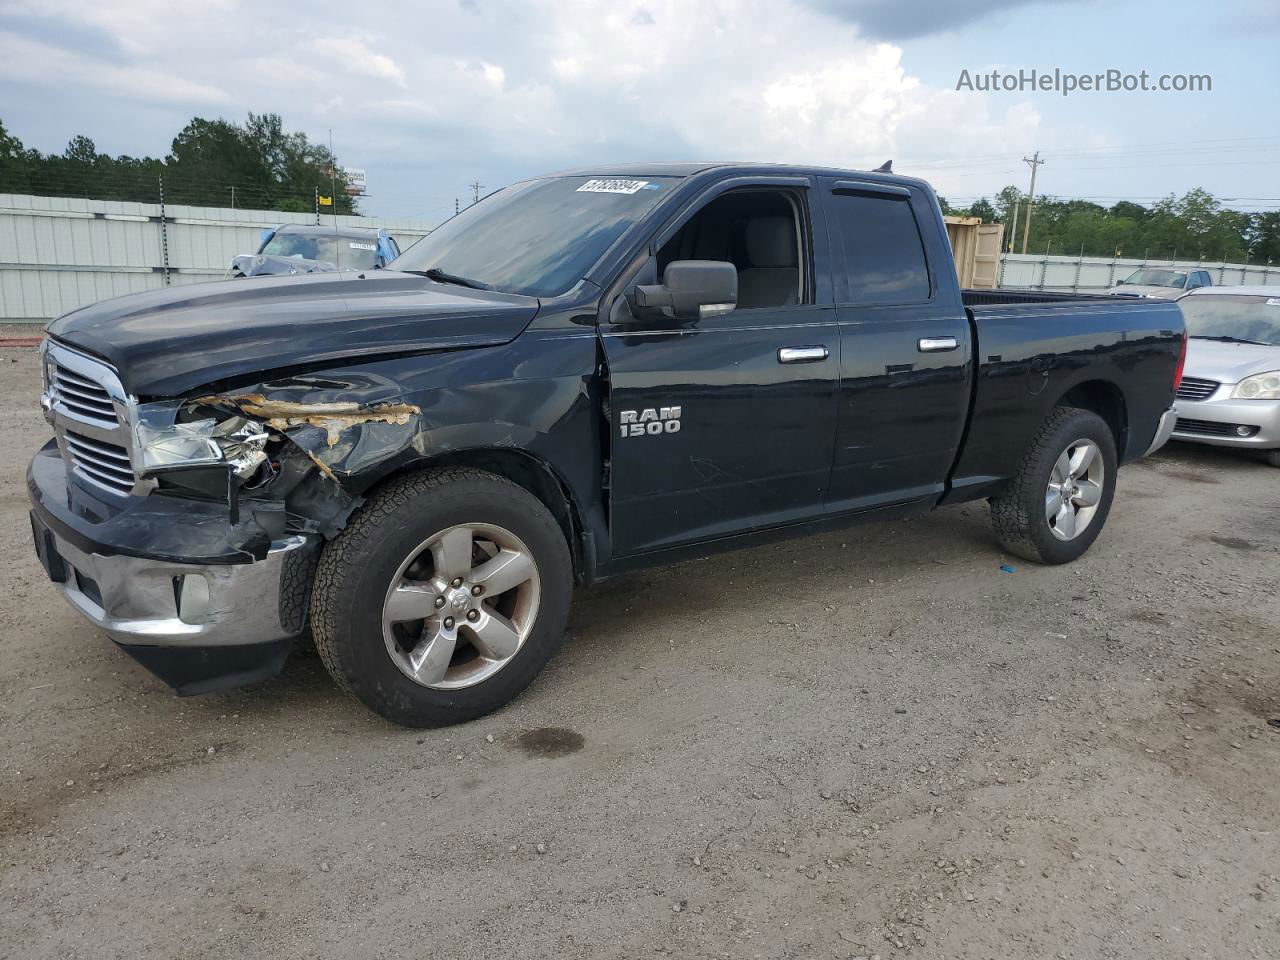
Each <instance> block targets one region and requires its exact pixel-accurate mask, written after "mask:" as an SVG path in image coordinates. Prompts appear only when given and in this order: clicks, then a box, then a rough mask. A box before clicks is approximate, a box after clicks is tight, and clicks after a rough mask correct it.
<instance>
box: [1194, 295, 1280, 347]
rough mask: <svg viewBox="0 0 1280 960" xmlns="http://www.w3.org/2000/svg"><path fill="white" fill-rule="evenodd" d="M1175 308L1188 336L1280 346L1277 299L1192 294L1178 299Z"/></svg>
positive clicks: (1278, 304)
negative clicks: (1183, 319) (1184, 324)
mask: <svg viewBox="0 0 1280 960" xmlns="http://www.w3.org/2000/svg"><path fill="white" fill-rule="evenodd" d="M1277 292H1280V291H1277ZM1178 306H1180V307H1182V315H1183V316H1184V317H1186V320H1187V333H1188V334H1189V335H1190V336H1193V337H1233V338H1236V339H1240V340H1256V341H1258V342H1259V343H1269V344H1271V345H1272V346H1280V297H1242V296H1234V297H1232V296H1203V297H1202V296H1200V295H1199V294H1198V293H1193V294H1190V295H1188V296H1185V297H1183V298H1182V299H1181V300H1179V301H1178Z"/></svg>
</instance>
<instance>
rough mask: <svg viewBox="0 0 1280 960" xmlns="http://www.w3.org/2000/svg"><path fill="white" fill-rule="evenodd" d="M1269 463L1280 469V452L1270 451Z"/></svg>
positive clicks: (1268, 455)
mask: <svg viewBox="0 0 1280 960" xmlns="http://www.w3.org/2000/svg"><path fill="white" fill-rule="evenodd" d="M1267 463H1269V464H1271V466H1273V467H1280V450H1268V451H1267Z"/></svg>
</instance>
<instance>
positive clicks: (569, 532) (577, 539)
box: [363, 447, 591, 584]
mask: <svg viewBox="0 0 1280 960" xmlns="http://www.w3.org/2000/svg"><path fill="white" fill-rule="evenodd" d="M448 467H463V468H471V469H474V470H483V471H485V472H486V473H493V474H497V475H498V476H500V477H504V478H505V479H507V480H510V481H511V482H512V483H514V484H516V485H517V486H519V487H521V488H523V489H524V490H527V491H528V492H529V493H531V494H533V496H535V497H537V498H538V500H540V501H541V502H542V505H543V506H545V507H546V508H547V509H548V510H550V511H551V515H552V516H553V517H555V519H556V523H558V524H559V525H560V529H561V531H562V532H563V533H564V538H565V541H566V542H567V543H568V545H569V555H570V557H571V558H572V560H573V576H574V580H575V582H577V583H579V584H581V583H583V582H585V581H586V580H588V579H590V576H591V570H590V569H589V564H588V562H587V558H586V556H585V550H584V549H583V533H584V531H585V530H586V526H585V524H584V523H583V520H582V512H581V510H580V509H579V505H578V503H577V501H576V500H575V498H574V496H573V493H572V492H571V490H570V488H569V485H568V483H566V482H565V480H564V478H562V477H561V476H560V475H559V473H557V472H556V470H555V469H554V468H553V467H552V466H551V465H550V464H548V463H547V462H546V461H545V460H542V459H541V458H539V457H537V456H535V455H534V454H532V453H529V452H528V451H527V450H523V449H520V448H518V447H505V448H504V447H472V448H468V449H464V450H455V451H451V452H449V453H445V454H440V455H438V456H434V457H421V458H415V459H414V460H411V461H408V462H406V463H404V464H401V465H399V466H397V467H396V468H395V469H394V470H392V471H391V472H389V473H387V474H386V475H385V476H382V477H379V478H378V480H377V482H376V483H374V484H373V485H372V486H371V487H370V488H369V489H368V490H367V491H365V492H364V494H363V496H364V497H366V498H368V497H370V496H372V495H373V494H374V493H376V492H377V491H378V490H380V489H382V488H383V487H386V486H388V485H390V484H392V483H395V482H396V481H398V480H400V479H402V478H404V477H406V476H409V475H410V474H414V473H421V472H422V471H425V470H437V469H445V468H448Z"/></svg>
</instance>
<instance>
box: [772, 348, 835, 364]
mask: <svg viewBox="0 0 1280 960" xmlns="http://www.w3.org/2000/svg"><path fill="white" fill-rule="evenodd" d="M828 356H829V354H828V353H827V348H826V347H783V348H782V349H780V350H779V351H778V362H779V363H817V362H818V361H819V360H825V359H827V357H828Z"/></svg>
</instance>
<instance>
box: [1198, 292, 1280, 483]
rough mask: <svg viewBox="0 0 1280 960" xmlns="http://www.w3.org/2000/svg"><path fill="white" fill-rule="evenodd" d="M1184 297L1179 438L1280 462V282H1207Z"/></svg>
mask: <svg viewBox="0 0 1280 960" xmlns="http://www.w3.org/2000/svg"><path fill="white" fill-rule="evenodd" d="M1178 305H1179V306H1180V307H1182V313H1183V315H1184V316H1185V317H1186V320H1187V333H1188V334H1189V336H1190V340H1189V341H1188V344H1187V363H1186V368H1185V370H1184V373H1183V377H1182V383H1181V385H1180V386H1179V387H1178V422H1177V425H1176V426H1175V427H1174V430H1173V438H1174V439H1175V440H1189V441H1192V442H1193V443H1207V444H1211V445H1213V446H1217V447H1239V448H1241V449H1246V450H1257V451H1260V452H1262V453H1263V454H1264V455H1265V456H1266V459H1267V462H1268V463H1270V464H1271V465H1272V466H1273V467H1280V287H1263V286H1253V287H1206V288H1203V289H1200V290H1193V291H1191V292H1190V293H1188V294H1186V295H1185V296H1183V297H1181V298H1179V300H1178Z"/></svg>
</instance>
